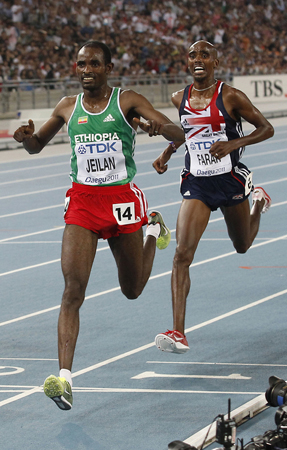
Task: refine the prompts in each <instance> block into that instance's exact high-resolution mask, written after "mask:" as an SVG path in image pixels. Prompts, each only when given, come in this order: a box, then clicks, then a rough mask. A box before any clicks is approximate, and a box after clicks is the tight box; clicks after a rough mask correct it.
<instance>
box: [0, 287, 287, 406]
mask: <svg viewBox="0 0 287 450" xmlns="http://www.w3.org/2000/svg"><path fill="white" fill-rule="evenodd" d="M286 293H287V289H286V290H285V291H281V292H277V293H275V294H273V295H269V296H268V297H265V298H263V299H260V300H258V301H256V302H252V303H250V304H249V305H246V306H244V307H242V308H236V309H234V310H233V311H229V312H228V313H226V314H221V315H220V316H217V317H214V318H213V319H211V320H208V321H205V322H202V323H201V324H198V325H196V326H194V327H191V328H189V329H187V330H186V333H190V332H191V331H194V330H197V329H199V328H202V327H205V326H207V325H209V324H210V323H214V322H217V321H219V320H222V319H225V318H226V317H230V316H232V315H234V314H238V313H239V312H241V311H244V310H247V309H250V308H253V307H254V306H258V305H260V304H262V303H264V302H267V301H269V300H272V299H274V298H278V297H280V296H281V295H284V294H286ZM0 325H1V324H0ZM153 346H154V342H151V343H149V344H146V345H142V346H141V347H137V348H135V349H133V350H130V351H128V352H125V353H122V354H120V355H117V356H114V357H112V358H109V359H106V360H104V361H101V362H99V363H97V364H93V365H91V366H89V367H86V368H84V369H81V370H78V371H77V372H75V373H74V374H73V378H76V377H78V376H80V375H83V374H85V373H88V372H91V371H94V370H96V369H99V368H100V367H104V366H107V365H108V364H112V363H114V362H116V361H120V360H122V359H124V358H127V357H129V356H132V355H135V354H137V353H140V352H142V351H144V350H147V349H149V348H151V347H153ZM41 390H42V387H41V386H39V387H36V388H34V389H31V390H29V391H28V392H24V393H21V394H19V395H16V396H14V397H12V398H9V399H7V400H4V401H2V402H0V407H1V406H4V405H7V404H8V403H12V402H14V401H17V400H20V399H22V398H24V397H28V396H29V395H32V394H34V393H36V392H40V391H41ZM162 392H165V391H162ZM179 392H180V391H179ZM186 392H187V393H188V392H190V393H207V394H211V393H215V392H213V391H198V392H197V391H182V393H186ZM223 393H226V392H220V394H223ZM228 394H231V393H228ZM248 394H258V393H255V392H254V393H251V392H248Z"/></svg>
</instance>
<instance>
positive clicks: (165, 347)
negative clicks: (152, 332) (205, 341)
mask: <svg viewBox="0 0 287 450" xmlns="http://www.w3.org/2000/svg"><path fill="white" fill-rule="evenodd" d="M155 345H156V346H157V348H158V349H159V350H162V351H163V352H169V353H185V352H187V351H188V350H189V346H188V342H187V339H186V337H185V335H184V334H182V333H180V332H179V331H177V330H173V331H170V330H168V331H167V332H166V333H160V334H158V335H157V336H156V337H155Z"/></svg>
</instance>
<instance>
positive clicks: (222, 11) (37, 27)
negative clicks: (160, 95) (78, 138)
mask: <svg viewBox="0 0 287 450" xmlns="http://www.w3.org/2000/svg"><path fill="white" fill-rule="evenodd" d="M285 3H286V2H285V0H210V1H208V2H207V1H206V0H197V1H196V0H167V1H164V2H163V1H160V0H113V1H112V0H97V1H95V0H62V1H61V2H58V1H57V0H45V2H43V1H42V0H0V10H1V17H0V67H1V69H0V70H1V72H0V80H1V78H2V80H23V79H41V80H42V79H47V80H48V79H57V78H61V79H71V78H73V77H74V76H75V59H76V53H77V49H78V48H79V46H80V45H81V44H83V43H84V42H85V41H87V40H89V39H96V40H100V41H104V42H105V43H106V44H107V45H108V46H109V47H110V48H111V51H112V53H113V62H114V65H115V67H114V75H115V76H130V75H148V74H153V75H158V76H166V74H170V75H173V74H186V73H187V65H186V61H187V50H188V47H189V45H190V44H191V43H192V42H194V41H197V40H199V39H205V40H208V41H209V42H211V43H213V44H214V45H216V47H217V49H218V50H219V55H220V73H221V74H225V75H226V76H227V77H232V76H233V75H245V74H265V73H268V74H273V73H286V72H287V27H286V22H287V6H285ZM220 73H219V75H220Z"/></svg>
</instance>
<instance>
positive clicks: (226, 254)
mask: <svg viewBox="0 0 287 450" xmlns="http://www.w3.org/2000/svg"><path fill="white" fill-rule="evenodd" d="M286 238H287V235H284V236H281V237H279V238H274V239H270V240H269V241H264V242H260V243H258V244H255V245H253V246H252V247H250V249H252V248H256V247H261V246H262V245H267V244H270V243H273V242H276V241H279V240H282V239H286ZM100 250H105V248H102V249H99V250H98V251H100ZM234 254H236V252H235V251H232V252H229V253H224V254H222V255H219V256H215V257H213V258H208V259H205V260H203V261H199V262H197V263H194V264H192V265H191V268H192V267H196V266H200V265H202V264H206V263H209V262H212V261H216V260H218V259H222V258H226V257H227V256H231V255H234ZM55 261H57V262H59V261H60V259H58V260H55ZM55 261H53V262H55ZM50 263H52V262H51V261H50V262H47V263H43V264H40V265H35V266H29V267H24V268H22V269H18V270H15V271H10V272H5V273H2V274H0V277H1V276H3V275H7V274H11V273H15V272H20V271H23V270H28V269H29V268H34V267H39V266H44V265H46V264H50ZM170 274H171V270H169V271H167V272H162V273H160V274H158V275H153V276H151V277H150V279H149V280H155V279H157V278H161V277H164V276H166V275H170ZM119 290H120V286H117V287H115V288H112V289H107V290H105V291H101V292H98V293H96V294H91V295H89V296H87V297H85V300H89V299H91V298H96V297H99V296H101V295H105V294H110V293H112V292H116V291H119ZM281 292H282V293H285V292H287V290H286V291H281ZM274 295H275V296H277V295H282V294H281V293H279V294H274ZM271 297H272V296H271ZM59 308H60V305H57V306H53V307H51V308H47V309H44V310H40V311H36V312H34V313H31V314H27V315H25V316H20V317H17V318H15V319H10V320H7V321H5V322H1V323H0V327H1V326H4V325H9V324H11V323H14V322H19V321H21V320H25V319H28V318H30V317H35V316H38V315H40V314H45V313H47V312H51V311H54V310H56V309H59ZM243 308H244V307H243Z"/></svg>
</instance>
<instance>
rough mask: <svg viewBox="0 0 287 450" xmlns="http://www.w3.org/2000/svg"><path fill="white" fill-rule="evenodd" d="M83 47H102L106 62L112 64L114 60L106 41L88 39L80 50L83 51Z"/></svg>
mask: <svg viewBox="0 0 287 450" xmlns="http://www.w3.org/2000/svg"><path fill="white" fill-rule="evenodd" d="M83 47H92V48H99V49H101V50H102V52H103V54H104V61H105V64H110V63H111V62H112V53H111V50H110V49H109V47H108V46H107V45H106V44H104V42H101V41H94V40H90V41H87V42H85V43H84V44H83V45H82V46H81V47H80V48H79V52H80V51H81V49H82V48H83Z"/></svg>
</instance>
